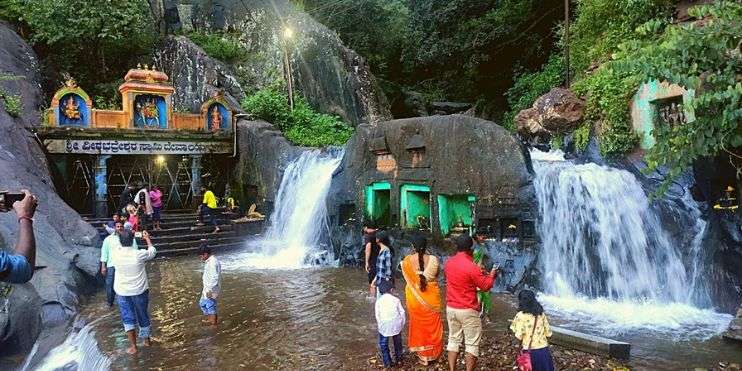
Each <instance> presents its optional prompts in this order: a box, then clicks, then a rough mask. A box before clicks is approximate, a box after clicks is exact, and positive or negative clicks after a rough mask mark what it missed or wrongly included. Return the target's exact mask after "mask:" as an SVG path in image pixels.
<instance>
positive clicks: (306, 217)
mask: <svg viewBox="0 0 742 371" xmlns="http://www.w3.org/2000/svg"><path fill="white" fill-rule="evenodd" d="M342 158H343V151H342V150H337V149H330V150H309V151H306V152H304V153H302V154H301V156H299V158H297V159H296V160H294V161H293V162H291V163H290V164H289V165H288V166H287V167H286V170H285V171H284V174H283V178H282V179H281V185H280V187H279V189H278V193H277V194H276V202H275V205H276V207H275V210H274V211H273V213H272V214H271V217H270V227H269V228H268V230H267V231H266V233H265V237H264V238H262V239H256V240H251V241H249V242H248V243H247V244H248V247H249V249H250V250H251V252H248V253H242V254H239V255H237V256H232V257H227V258H226V259H225V262H224V268H226V269H230V268H235V267H237V268H245V267H247V268H257V269H297V268H305V267H311V266H323V265H333V264H337V263H336V261H335V258H334V256H333V254H332V252H331V251H329V250H328V249H327V247H328V244H327V241H326V240H327V236H328V235H329V227H328V225H327V205H326V202H325V200H326V198H327V192H328V191H329V190H330V183H331V181H332V174H333V172H334V171H335V169H337V167H338V165H340V161H341V160H342Z"/></svg>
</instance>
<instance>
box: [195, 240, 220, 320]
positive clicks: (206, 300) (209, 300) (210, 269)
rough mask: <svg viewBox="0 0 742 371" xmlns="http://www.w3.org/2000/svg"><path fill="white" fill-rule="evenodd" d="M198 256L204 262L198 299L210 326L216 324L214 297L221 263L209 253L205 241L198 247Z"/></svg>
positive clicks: (216, 293) (209, 249) (215, 296)
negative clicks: (199, 297)
mask: <svg viewBox="0 0 742 371" xmlns="http://www.w3.org/2000/svg"><path fill="white" fill-rule="evenodd" d="M198 256H199V258H200V259H201V261H202V262H204V263H205V264H204V273H203V277H202V279H203V286H204V287H203V290H202V291H201V299H200V300H199V301H198V305H199V307H201V311H202V312H203V313H204V316H206V323H208V324H209V325H212V326H216V324H217V314H216V298H217V297H218V296H219V291H220V290H221V274H222V264H221V263H220V262H219V260H218V259H217V258H216V256H214V255H212V254H211V248H210V247H209V246H208V245H207V243H206V241H203V242H202V243H201V246H199V248H198Z"/></svg>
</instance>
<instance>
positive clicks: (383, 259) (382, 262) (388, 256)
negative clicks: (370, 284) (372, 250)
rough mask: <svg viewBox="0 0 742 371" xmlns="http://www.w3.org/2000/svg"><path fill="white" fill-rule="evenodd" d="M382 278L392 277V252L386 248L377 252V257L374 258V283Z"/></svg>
mask: <svg viewBox="0 0 742 371" xmlns="http://www.w3.org/2000/svg"><path fill="white" fill-rule="evenodd" d="M382 279H385V280H390V279H392V252H391V251H390V250H389V249H388V248H387V249H384V250H382V251H381V252H379V257H378V258H376V284H377V285H378V284H379V283H380V282H381V280H382Z"/></svg>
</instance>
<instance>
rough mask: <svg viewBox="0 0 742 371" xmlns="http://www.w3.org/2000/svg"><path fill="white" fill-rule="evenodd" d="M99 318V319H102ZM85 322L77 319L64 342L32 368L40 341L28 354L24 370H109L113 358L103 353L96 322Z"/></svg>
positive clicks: (22, 368)
mask: <svg viewBox="0 0 742 371" xmlns="http://www.w3.org/2000/svg"><path fill="white" fill-rule="evenodd" d="M100 319H101V318H99V319H98V320H100ZM98 320H96V321H94V322H91V323H89V324H83V322H82V321H81V320H79V319H78V320H77V321H75V325H74V330H73V331H72V333H70V334H69V335H68V336H67V338H66V339H65V340H64V342H63V343H62V344H60V345H59V346H57V347H55V348H54V349H52V350H51V351H50V352H49V354H47V355H46V357H44V359H43V360H42V361H41V362H40V363H39V365H38V366H35V367H33V368H31V360H32V359H33V358H34V356H35V355H36V349H37V348H38V343H37V344H35V345H34V348H33V350H31V353H30V354H29V355H28V357H27V359H26V362H25V363H24V365H23V366H22V367H21V370H22V371H26V370H31V369H33V370H35V371H52V370H109V369H111V360H110V359H109V358H108V357H106V356H105V355H103V353H101V351H100V349H99V347H98V342H97V341H96V340H95V332H94V331H93V328H94V326H95V322H97V321H98Z"/></svg>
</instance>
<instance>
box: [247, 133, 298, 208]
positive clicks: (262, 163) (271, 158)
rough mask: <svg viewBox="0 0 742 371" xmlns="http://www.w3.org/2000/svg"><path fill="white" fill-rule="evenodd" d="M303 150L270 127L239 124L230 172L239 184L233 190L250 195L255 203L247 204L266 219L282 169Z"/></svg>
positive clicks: (279, 181)
mask: <svg viewBox="0 0 742 371" xmlns="http://www.w3.org/2000/svg"><path fill="white" fill-rule="evenodd" d="M306 150H307V148H304V147H297V146H295V145H293V144H291V143H290V142H289V141H288V140H286V138H284V136H283V135H282V134H281V132H280V131H278V129H276V128H275V127H274V126H273V125H272V124H271V123H268V122H266V121H247V120H242V121H239V122H238V123H237V152H238V155H239V159H238V162H237V166H236V167H235V170H234V179H235V180H236V181H237V182H239V183H241V184H239V185H238V187H237V189H238V190H239V189H242V191H243V192H252V193H253V194H254V197H255V199H254V200H249V202H255V203H256V204H257V206H258V210H260V211H261V212H262V213H264V214H265V215H269V214H270V210H271V209H272V204H273V201H274V200H275V198H276V192H277V191H278V186H279V185H280V184H281V176H282V175H283V171H284V170H285V169H286V165H288V163H289V162H291V160H293V159H295V158H297V157H299V155H300V154H301V153H302V152H303V151H306ZM248 190H249V191H248ZM247 206H249V205H247Z"/></svg>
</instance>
